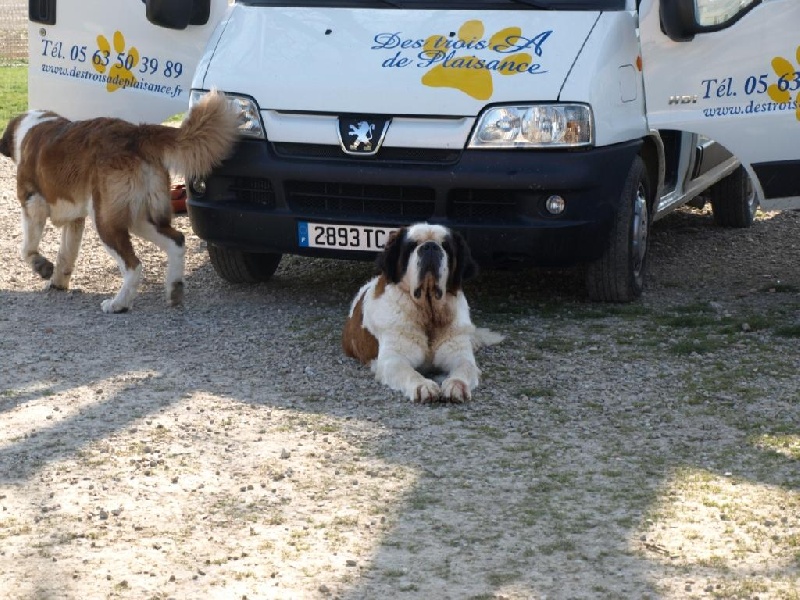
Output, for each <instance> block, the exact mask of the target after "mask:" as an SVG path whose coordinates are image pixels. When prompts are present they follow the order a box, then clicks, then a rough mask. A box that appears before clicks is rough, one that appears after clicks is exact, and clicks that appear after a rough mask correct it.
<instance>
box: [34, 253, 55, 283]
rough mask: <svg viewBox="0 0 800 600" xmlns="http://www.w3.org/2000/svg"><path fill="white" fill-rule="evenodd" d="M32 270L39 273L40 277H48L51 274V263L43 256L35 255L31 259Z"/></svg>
mask: <svg viewBox="0 0 800 600" xmlns="http://www.w3.org/2000/svg"><path fill="white" fill-rule="evenodd" d="M32 266H33V270H34V271H35V272H36V273H38V274H39V277H41V278H42V279H50V278H51V277H52V276H53V263H51V262H50V261H49V260H47V259H46V258H45V257H44V256H37V257H36V258H35V259H33V263H32Z"/></svg>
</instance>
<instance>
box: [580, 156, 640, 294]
mask: <svg viewBox="0 0 800 600" xmlns="http://www.w3.org/2000/svg"><path fill="white" fill-rule="evenodd" d="M650 197H651V193H650V180H649V178H648V176H647V168H646V167H645V164H644V161H643V160H642V158H641V157H640V156H637V157H636V158H634V159H633V163H632V164H631V168H630V170H629V171H628V177H627V178H626V180H625V186H624V187H623V189H622V196H621V198H620V203H619V210H618V211H617V214H616V215H615V217H614V223H613V224H612V226H611V231H610V233H609V238H608V242H607V245H606V248H605V251H604V252H603V255H602V256H601V257H600V258H599V259H597V260H595V261H593V262H591V263H589V265H588V269H587V271H586V286H587V291H588V293H589V298H590V299H591V300H593V301H595V302H631V301H632V300H635V299H636V298H638V297H639V296H641V295H642V290H643V288H644V277H645V271H646V267H647V250H648V238H649V236H650V225H651V223H652V218H651V216H650Z"/></svg>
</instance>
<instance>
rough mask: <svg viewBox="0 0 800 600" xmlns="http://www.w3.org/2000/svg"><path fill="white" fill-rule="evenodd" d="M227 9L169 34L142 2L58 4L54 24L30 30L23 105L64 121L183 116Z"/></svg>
mask: <svg viewBox="0 0 800 600" xmlns="http://www.w3.org/2000/svg"><path fill="white" fill-rule="evenodd" d="M33 4H35V3H33V2H31V5H33ZM227 7H228V2H227V0H212V1H211V3H210V15H209V19H208V21H207V22H206V23H204V24H203V25H192V26H189V27H187V28H186V29H184V30H174V29H170V30H166V29H162V28H159V27H156V26H155V25H153V24H152V23H150V22H149V21H148V20H147V18H146V13H145V5H144V3H142V2H137V1H131V2H108V1H107V0H58V4H57V11H56V18H55V19H54V21H55V23H53V24H42V23H37V22H34V21H31V22H29V24H28V52H29V57H30V61H29V68H28V105H29V107H30V108H32V109H46V110H52V111H55V112H57V113H59V114H61V115H63V116H65V117H67V118H69V119H88V118H92V117H98V116H108V117H119V118H123V119H127V120H129V121H132V122H136V123H139V122H151V123H159V122H162V121H164V120H165V119H167V118H169V117H171V116H172V115H175V114H177V113H182V112H184V111H185V110H186V109H187V107H188V104H189V90H190V89H191V84H192V78H193V76H194V73H195V68H196V66H197V65H198V63H199V62H200V61H201V59H202V58H203V56H204V53H205V49H206V43H207V41H208V39H209V36H211V34H212V32H213V31H214V29H215V28H216V25H217V23H219V22H220V20H221V19H222V18H223V16H224V14H225V12H226V10H227Z"/></svg>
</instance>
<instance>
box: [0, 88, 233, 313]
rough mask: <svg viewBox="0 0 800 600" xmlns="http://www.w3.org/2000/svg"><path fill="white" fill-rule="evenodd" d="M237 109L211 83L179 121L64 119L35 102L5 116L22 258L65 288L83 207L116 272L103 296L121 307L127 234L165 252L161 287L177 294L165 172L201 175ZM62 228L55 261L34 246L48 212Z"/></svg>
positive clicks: (128, 281)
mask: <svg viewBox="0 0 800 600" xmlns="http://www.w3.org/2000/svg"><path fill="white" fill-rule="evenodd" d="M237 125H238V115H237V114H236V112H235V111H234V110H233V109H232V108H231V106H230V104H229V103H228V101H227V100H226V99H225V96H224V95H223V94H221V93H219V92H212V93H210V94H208V95H206V97H205V98H204V99H203V100H202V101H201V102H200V103H199V104H197V105H196V106H195V107H194V108H193V109H192V110H191V112H190V113H189V116H188V117H187V118H186V120H184V122H183V124H182V125H181V126H180V127H179V128H178V127H166V126H163V125H133V124H131V123H128V122H127V121H123V120H121V119H110V118H97V119H89V120H86V121H69V120H67V119H65V118H63V117H60V116H59V115H57V114H55V113H52V112H48V111H41V110H33V111H28V112H27V113H24V114H22V115H19V116H18V117H15V118H14V119H12V120H11V121H10V122H9V124H8V127H7V128H6V131H5V133H4V134H3V137H2V139H0V152H2V154H4V155H5V156H8V157H10V158H11V159H13V160H14V162H15V163H16V164H17V197H18V199H19V201H20V203H21V204H22V232H23V241H22V258H23V259H24V260H25V261H27V262H28V264H30V266H31V267H32V268H33V270H34V271H35V272H36V273H38V274H39V275H40V276H41V277H42V278H43V279H48V280H49V284H48V286H49V287H50V288H53V289H59V290H65V289H67V288H68V287H69V280H70V277H71V276H72V271H73V268H74V266H75V260H76V259H77V257H78V250H79V248H80V244H81V239H82V237H83V227H84V221H85V219H86V217H87V216H91V217H92V219H93V220H94V223H95V227H96V229H97V233H98V235H99V236H100V239H101V240H102V242H103V244H104V245H105V247H106V249H107V250H108V252H109V253H110V254H111V256H112V257H113V258H114V259H115V260H116V262H117V265H118V266H119V269H120V271H121V272H122V279H123V283H122V287H121V288H120V290H119V292H118V293H117V294H116V296H114V297H113V298H109V299H107V300H104V301H103V303H102V304H101V307H102V309H103V312H106V313H121V312H125V311H127V310H128V309H129V308H130V307H131V304H132V303H133V299H134V297H135V296H136V292H137V288H138V286H139V281H140V280H141V276H142V267H141V263H140V261H139V259H138V258H137V257H136V254H134V251H133V245H132V244H131V234H134V235H136V236H138V237H140V238H143V239H145V240H148V241H150V242H152V243H154V244H155V245H156V246H158V247H159V248H161V249H162V250H163V251H164V252H166V254H167V273H166V278H165V279H166V292H167V301H168V302H169V304H171V305H178V304H181V302H182V301H183V270H184V238H183V234H182V233H181V232H179V231H177V230H176V229H174V228H173V227H172V205H171V194H170V171H173V172H175V173H180V174H182V175H185V176H186V177H187V178H190V177H196V176H201V175H204V174H206V173H208V171H210V170H211V168H212V167H213V166H215V165H216V164H218V163H219V162H220V161H222V159H224V158H225V157H226V156H228V154H229V153H230V151H231V150H232V148H233V145H234V143H235V142H236V140H237V138H238V133H237ZM48 217H49V218H50V220H51V221H52V222H53V224H54V225H56V226H58V227H61V228H62V231H61V245H60V247H59V250H58V256H57V258H56V264H55V266H53V263H51V262H50V261H49V260H48V259H46V258H45V257H44V256H42V255H41V254H39V243H40V241H41V239H42V233H43V231H44V226H45V223H46V221H47V218H48Z"/></svg>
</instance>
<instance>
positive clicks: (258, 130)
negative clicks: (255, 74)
mask: <svg viewBox="0 0 800 600" xmlns="http://www.w3.org/2000/svg"><path fill="white" fill-rule="evenodd" d="M207 93H208V92H207V91H206V90H192V93H191V94H190V96H189V107H190V108H191V107H192V106H194V105H195V104H196V103H197V102H199V101H200V98H202V97H203V96H204V95H205V94H207ZM226 97H227V98H228V102H230V103H231V104H233V105H234V106H235V107H236V110H237V111H239V135H242V136H244V137H250V138H256V139H260V140H263V139H264V138H265V137H266V135H265V134H264V128H263V127H262V125H261V116H260V115H259V114H258V105H257V104H256V101H255V100H253V99H252V98H248V97H247V96H236V95H234V94H226Z"/></svg>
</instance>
